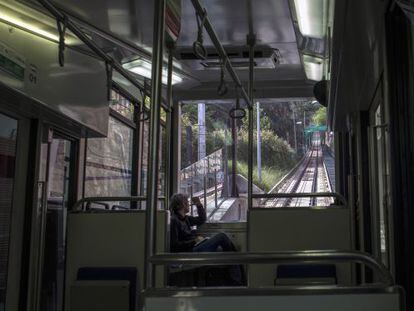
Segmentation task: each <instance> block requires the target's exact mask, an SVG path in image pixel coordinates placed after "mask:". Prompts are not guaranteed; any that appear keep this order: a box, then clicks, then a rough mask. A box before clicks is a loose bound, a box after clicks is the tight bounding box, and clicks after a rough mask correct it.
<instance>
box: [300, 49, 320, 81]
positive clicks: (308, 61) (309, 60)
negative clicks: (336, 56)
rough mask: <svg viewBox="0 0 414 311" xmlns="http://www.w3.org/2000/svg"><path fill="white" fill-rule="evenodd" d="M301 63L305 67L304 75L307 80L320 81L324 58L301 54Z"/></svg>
mask: <svg viewBox="0 0 414 311" xmlns="http://www.w3.org/2000/svg"><path fill="white" fill-rule="evenodd" d="M303 65H304V67H305V73H306V77H307V78H308V79H309V80H313V81H320V80H322V76H323V66H324V60H323V59H321V58H317V57H312V56H309V55H303Z"/></svg>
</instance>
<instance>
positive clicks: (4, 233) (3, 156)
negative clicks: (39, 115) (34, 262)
mask: <svg viewBox="0 0 414 311" xmlns="http://www.w3.org/2000/svg"><path fill="white" fill-rule="evenodd" d="M17 127H18V122H17V120H15V119H12V118H9V117H8V116H6V115H4V114H0V311H3V310H4V309H5V300H6V290H7V270H8V259H9V242H10V224H11V212H12V205H13V186H14V179H15V162H16V137H17Z"/></svg>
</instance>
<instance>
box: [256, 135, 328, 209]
mask: <svg viewBox="0 0 414 311" xmlns="http://www.w3.org/2000/svg"><path fill="white" fill-rule="evenodd" d="M329 191H331V187H330V181H329V178H328V176H327V173H326V168H325V166H324V161H323V152H322V146H321V144H320V140H319V137H318V136H316V137H315V139H314V141H313V143H312V146H311V148H310V149H309V151H308V152H307V153H306V155H305V156H304V158H303V159H302V160H301V162H300V163H299V164H298V165H297V166H296V167H295V168H294V169H293V170H292V171H291V172H289V173H288V175H287V176H285V178H283V180H282V181H281V182H280V183H279V184H278V185H277V186H275V187H274V188H273V189H272V191H271V192H270V193H305V192H308V193H309V192H312V193H317V192H329ZM332 202H333V200H332V199H331V198H326V197H323V198H275V199H267V200H263V201H262V204H261V205H262V206H264V207H303V206H327V205H330V204H331V203H332Z"/></svg>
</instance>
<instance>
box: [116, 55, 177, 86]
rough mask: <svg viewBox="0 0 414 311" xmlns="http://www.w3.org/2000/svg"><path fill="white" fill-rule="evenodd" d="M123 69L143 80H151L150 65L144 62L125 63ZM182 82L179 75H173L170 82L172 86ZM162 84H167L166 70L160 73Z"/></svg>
mask: <svg viewBox="0 0 414 311" xmlns="http://www.w3.org/2000/svg"><path fill="white" fill-rule="evenodd" d="M123 67H124V68H125V69H128V70H129V71H132V72H133V73H136V74H137V75H140V76H143V77H145V78H149V79H150V78H151V74H152V72H151V71H152V65H151V63H149V62H147V61H144V60H141V59H139V60H135V61H132V62H130V63H126V64H124V65H123ZM182 81H183V78H181V77H180V76H179V75H177V74H175V73H173V74H172V79H171V82H172V84H173V85H174V84H177V83H181V82H182ZM162 83H163V84H167V70H166V69H163V71H162Z"/></svg>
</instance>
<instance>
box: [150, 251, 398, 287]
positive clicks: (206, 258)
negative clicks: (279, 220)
mask: <svg viewBox="0 0 414 311" xmlns="http://www.w3.org/2000/svg"><path fill="white" fill-rule="evenodd" d="M150 261H151V262H152V263H153V264H155V265H166V264H187V265H224V264H269V263H292V262H293V263H327V262H331V263H344V262H355V263H361V264H364V265H366V266H367V267H369V268H371V269H372V270H373V271H374V272H376V273H377V274H378V276H379V277H380V279H381V281H382V283H383V284H384V285H386V286H392V285H394V279H393V277H392V275H391V273H390V271H388V270H387V268H386V267H385V266H384V265H383V264H382V263H381V262H379V261H377V260H376V259H375V258H374V257H372V256H371V255H370V254H368V253H364V252H358V251H340V250H316V251H283V252H262V253H258V252H256V253H233V252H231V253H230V252H229V253H216V252H215V253H174V254H166V253H162V254H157V255H154V256H152V257H151V258H150Z"/></svg>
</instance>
